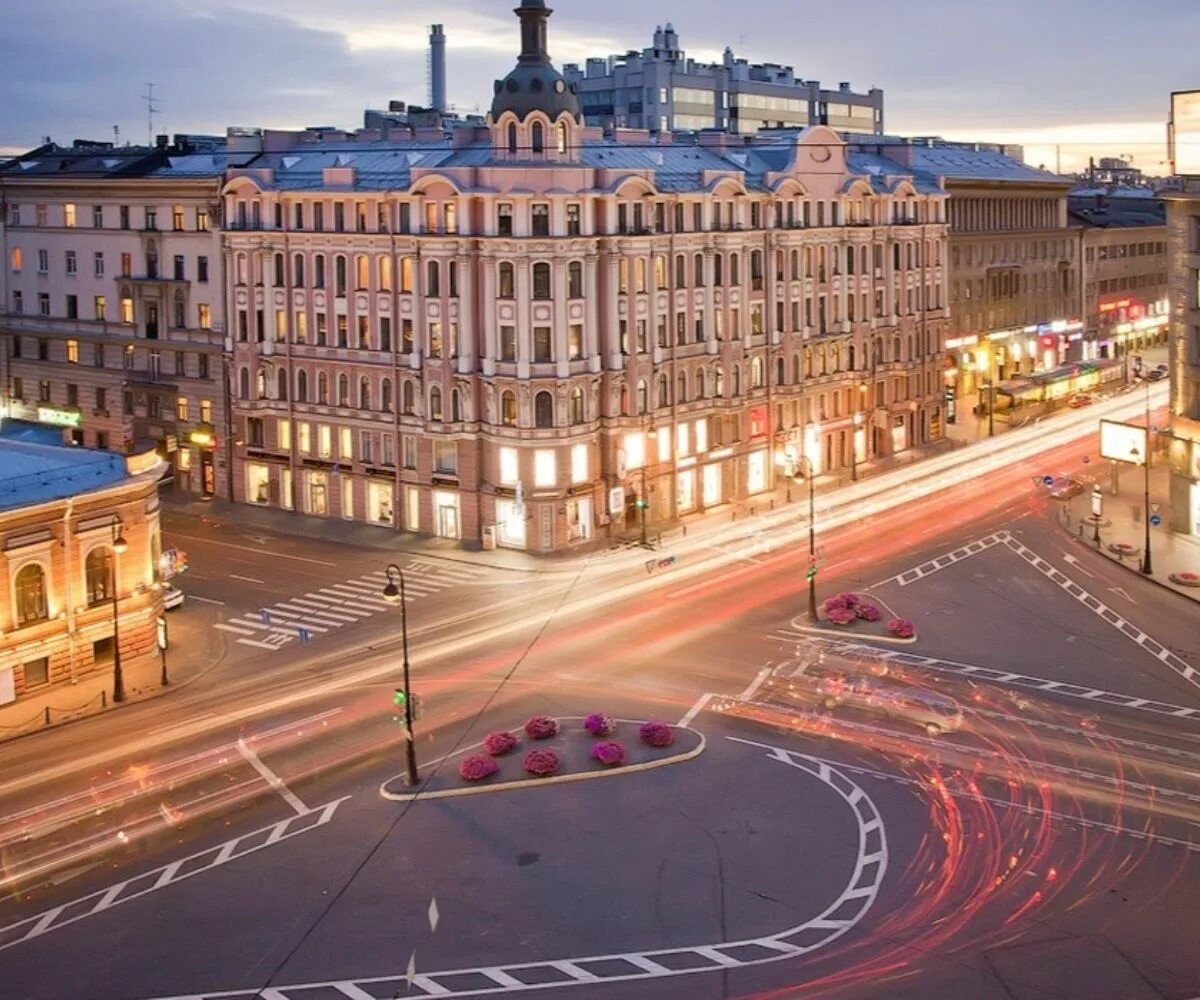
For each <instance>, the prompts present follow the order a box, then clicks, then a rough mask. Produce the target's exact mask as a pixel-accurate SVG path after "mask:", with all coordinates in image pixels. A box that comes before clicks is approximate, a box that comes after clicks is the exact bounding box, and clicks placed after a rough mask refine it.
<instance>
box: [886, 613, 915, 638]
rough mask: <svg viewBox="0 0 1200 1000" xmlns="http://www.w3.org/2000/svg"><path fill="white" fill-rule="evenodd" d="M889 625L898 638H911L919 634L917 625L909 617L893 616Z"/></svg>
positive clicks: (890, 630) (889, 629)
mask: <svg viewBox="0 0 1200 1000" xmlns="http://www.w3.org/2000/svg"><path fill="white" fill-rule="evenodd" d="M887 627H888V631H889V632H891V633H892V635H894V636H895V637H896V638H897V639H911V638H912V637H913V636H914V635H916V634H917V630H916V627H915V626H914V625H913V623H912V622H910V621H909V620H908V619H907V618H893V619H891V620H890V621H889V622H888V626H887Z"/></svg>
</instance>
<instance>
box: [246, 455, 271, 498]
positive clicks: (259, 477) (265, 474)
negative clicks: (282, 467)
mask: <svg viewBox="0 0 1200 1000" xmlns="http://www.w3.org/2000/svg"><path fill="white" fill-rule="evenodd" d="M270 502H271V470H270V469H269V468H267V466H265V465H256V464H254V463H250V464H247V466H246V503H253V504H264V505H265V504H269V503H270Z"/></svg>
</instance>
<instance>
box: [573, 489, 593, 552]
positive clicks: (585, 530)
mask: <svg viewBox="0 0 1200 1000" xmlns="http://www.w3.org/2000/svg"><path fill="white" fill-rule="evenodd" d="M591 537H592V501H591V498H590V497H582V498H580V499H578V500H569V501H567V541H569V542H583V541H586V540H587V539H589V538H591Z"/></svg>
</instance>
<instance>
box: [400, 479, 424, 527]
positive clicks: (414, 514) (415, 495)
mask: <svg viewBox="0 0 1200 1000" xmlns="http://www.w3.org/2000/svg"><path fill="white" fill-rule="evenodd" d="M404 529H405V530H406V531H420V530H421V490H420V489H419V488H418V487H416V486H405V487H404Z"/></svg>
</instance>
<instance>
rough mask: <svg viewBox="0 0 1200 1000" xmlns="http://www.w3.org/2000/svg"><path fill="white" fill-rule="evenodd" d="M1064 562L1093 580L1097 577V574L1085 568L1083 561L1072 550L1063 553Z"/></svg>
mask: <svg viewBox="0 0 1200 1000" xmlns="http://www.w3.org/2000/svg"><path fill="white" fill-rule="evenodd" d="M1063 562H1065V563H1066V564H1067V565H1068V566H1070V567H1071V568H1072V569H1073V570H1075V572H1076V573H1082V574H1083V575H1084V576H1086V577H1089V578H1091V579H1093V580H1094V579H1096V574H1094V573H1089V572H1088V571H1087V570H1086V569H1084V568H1083V563H1081V562H1080V561H1079V560H1078V559H1077V558H1076V557H1075V556H1073V555H1071V553H1070V552H1064V553H1063Z"/></svg>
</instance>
